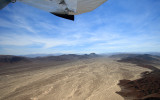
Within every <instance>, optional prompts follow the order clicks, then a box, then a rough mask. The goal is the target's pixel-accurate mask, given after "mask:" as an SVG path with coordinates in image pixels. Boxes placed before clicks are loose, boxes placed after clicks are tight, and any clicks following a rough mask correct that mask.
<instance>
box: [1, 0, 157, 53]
mask: <svg viewBox="0 0 160 100" xmlns="http://www.w3.org/2000/svg"><path fill="white" fill-rule="evenodd" d="M22 8H23V9H22ZM159 16H160V1H159V0H140V1H139V0H134V1H131V0H121V1H119V0H108V1H107V2H106V3H104V4H103V5H101V6H100V7H98V8H97V9H95V10H94V11H92V12H89V13H85V14H81V15H77V16H76V18H75V21H70V20H66V19H62V18H59V17H56V16H54V15H52V14H50V13H48V12H45V11H43V10H41V9H37V8H34V7H31V6H28V5H25V4H22V3H19V2H16V3H15V4H9V5H8V6H7V7H6V8H4V9H3V10H0V54H11V55H20V54H53V53H91V52H95V53H107V52H159V51H160V45H159V44H160V17H159Z"/></svg>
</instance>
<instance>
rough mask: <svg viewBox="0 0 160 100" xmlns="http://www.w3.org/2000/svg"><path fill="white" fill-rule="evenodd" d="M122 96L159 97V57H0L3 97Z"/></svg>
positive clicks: (109, 99) (118, 99) (112, 99)
mask: <svg viewBox="0 0 160 100" xmlns="http://www.w3.org/2000/svg"><path fill="white" fill-rule="evenodd" d="M124 99H125V100H159V99H160V56H155V55H154V56H153V55H149V54H119V55H112V56H103V55H96V54H94V53H92V54H89V55H74V54H70V55H60V56H47V57H36V58H27V57H20V56H8V55H1V56H0V100H124Z"/></svg>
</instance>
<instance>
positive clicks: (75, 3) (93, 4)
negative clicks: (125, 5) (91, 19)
mask: <svg viewBox="0 0 160 100" xmlns="http://www.w3.org/2000/svg"><path fill="white" fill-rule="evenodd" d="M17 1H20V2H23V3H26V4H28V5H31V6H34V7H36V8H40V9H43V10H45V11H48V12H52V13H57V14H68V15H77V14H81V13H85V12H89V11H92V10H94V9H95V8H97V7H98V6H100V5H101V4H103V3H104V2H105V1H107V0H17Z"/></svg>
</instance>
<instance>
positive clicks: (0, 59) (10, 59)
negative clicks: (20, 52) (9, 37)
mask: <svg viewBox="0 0 160 100" xmlns="http://www.w3.org/2000/svg"><path fill="white" fill-rule="evenodd" d="M21 61H25V62H26V61H29V59H28V58H26V57H20V56H11V55H0V63H16V62H21Z"/></svg>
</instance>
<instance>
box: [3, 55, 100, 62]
mask: <svg viewBox="0 0 160 100" xmlns="http://www.w3.org/2000/svg"><path fill="white" fill-rule="evenodd" d="M32 57H33V56H32ZM93 57H98V55H97V54H95V53H91V54H85V55H76V54H67V55H59V56H51V55H48V56H47V55H41V56H40V57H39V56H38V57H34V58H31V57H23V56H12V55H0V63H1V64H10V63H17V62H28V61H30V62H31V61H32V62H34V61H41V62H42V61H71V60H79V59H87V58H93Z"/></svg>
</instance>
